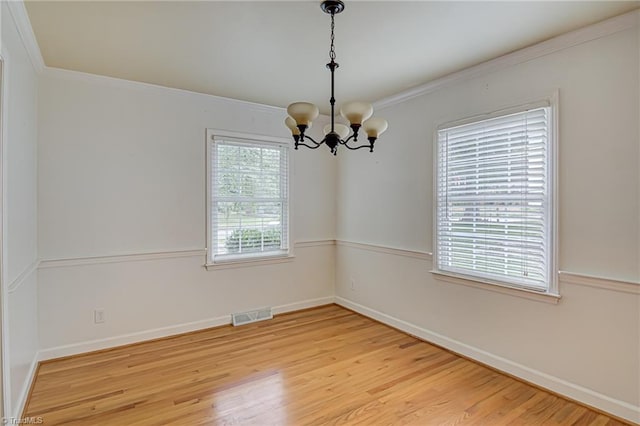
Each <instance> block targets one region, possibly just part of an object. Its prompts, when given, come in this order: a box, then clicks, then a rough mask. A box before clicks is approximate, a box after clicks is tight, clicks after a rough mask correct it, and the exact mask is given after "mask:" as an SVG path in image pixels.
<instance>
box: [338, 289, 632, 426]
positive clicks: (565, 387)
mask: <svg viewBox="0 0 640 426" xmlns="http://www.w3.org/2000/svg"><path fill="white" fill-rule="evenodd" d="M335 303H336V304H337V305H340V306H342V307H345V308H347V309H350V310H352V311H355V312H358V313H359V314H362V315H364V316H366V317H369V318H372V319H374V320H376V321H379V322H381V323H383V324H386V325H389V326H391V327H393V328H396V329H398V330H401V331H403V332H405V333H409V334H411V335H414V336H416V337H418V338H420V339H423V340H425V341H427V342H431V343H434V344H436V345H438V346H441V347H443V348H445V349H448V350H450V351H452V352H455V353H457V354H460V355H462V356H464V357H468V358H470V359H473V360H475V361H478V362H480V363H482V364H486V365H487V366H489V367H492V368H495V369H496V370H499V371H502V372H504V373H506V374H509V375H512V376H515V377H517V378H519V379H522V380H524V381H526V382H529V383H531V384H533V385H535V386H538V387H541V388H544V389H548V390H549V391H551V392H553V393H557V394H559V395H562V396H565V397H567V398H569V399H572V400H574V401H577V402H579V403H581V404H584V405H587V406H590V407H594V408H595V409H597V410H601V411H603V412H605V413H609V414H611V415H613V416H615V417H619V418H621V419H624V420H626V421H630V422H634V423H639V424H640V406H634V405H632V404H629V403H627V402H624V401H620V400H618V399H615V398H612V397H609V396H607V395H603V394H601V393H599V392H596V391H593V390H591V389H587V388H585V387H582V386H580V385H576V384H575V383H571V382H568V381H566V380H563V379H560V378H558V377H555V376H551V375H549V374H546V373H543V372H541V371H538V370H534V369H532V368H529V367H526V366H524V365H521V364H518V363H515V362H513V361H511V360H508V359H506V358H502V357H500V356H497V355H494V354H492V353H489V352H486V351H483V350H481V349H478V348H476V347H473V346H470V345H467V344H465V343H462V342H459V341H457V340H454V339H451V338H449V337H446V336H443V335H441V334H438V333H435V332H433V331H430V330H427V329H424V328H422V327H419V326H416V325H414V324H411V323H409V322H406V321H403V320H401V319H398V318H395V317H393V316H391V315H387V314H385V313H382V312H380V311H377V310H375V309H371V308H369V307H366V306H364V305H361V304H359V303H356V302H353V301H351V300H348V299H345V298H343V297H339V296H336V297H335Z"/></svg>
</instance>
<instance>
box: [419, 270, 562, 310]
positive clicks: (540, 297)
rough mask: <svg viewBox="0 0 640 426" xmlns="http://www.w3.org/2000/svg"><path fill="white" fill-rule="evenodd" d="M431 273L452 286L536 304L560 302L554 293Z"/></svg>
mask: <svg viewBox="0 0 640 426" xmlns="http://www.w3.org/2000/svg"><path fill="white" fill-rule="evenodd" d="M431 273H432V274H433V275H434V278H435V279H436V280H438V281H445V282H448V283H453V284H461V285H466V286H468V287H475V288H481V289H484V290H489V291H493V292H496V293H501V294H507V295H510V296H517V297H522V298H525V299H531V300H536V301H538V302H545V303H550V304H554V305H555V304H557V303H558V302H559V301H560V298H561V296H560V295H559V294H556V293H549V292H541V291H535V290H529V289H526V288H518V287H510V286H507V285H503V284H499V283H494V282H490V281H483V280H482V279H480V278H478V279H473V278H469V277H462V276H458V275H454V274H449V273H446V272H442V271H431Z"/></svg>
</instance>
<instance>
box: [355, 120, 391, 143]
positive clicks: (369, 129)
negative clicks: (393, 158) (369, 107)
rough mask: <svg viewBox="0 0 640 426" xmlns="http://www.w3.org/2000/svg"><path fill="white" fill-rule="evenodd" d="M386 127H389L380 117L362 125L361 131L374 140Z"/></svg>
mask: <svg viewBox="0 0 640 426" xmlns="http://www.w3.org/2000/svg"><path fill="white" fill-rule="evenodd" d="M387 127H389V123H387V120H385V119H384V118H380V117H374V118H370V119H368V120H367V121H365V122H364V123H363V124H362V129H363V130H364V131H365V133H366V134H367V136H368V137H370V138H376V139H377V138H378V137H380V135H381V134H383V133H384V132H385V131H386V130H387Z"/></svg>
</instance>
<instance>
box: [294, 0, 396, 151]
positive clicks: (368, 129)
mask: <svg viewBox="0 0 640 426" xmlns="http://www.w3.org/2000/svg"><path fill="white" fill-rule="evenodd" d="M320 7H321V8H322V10H323V11H324V12H325V13H327V14H329V15H331V47H330V49H329V59H330V62H329V63H328V64H327V68H329V70H330V71H331V99H329V103H330V104H331V124H327V125H326V126H325V127H324V129H323V130H324V134H325V136H324V139H322V140H321V141H320V142H316V141H315V140H314V139H313V138H311V137H310V136H307V135H305V131H307V130H308V129H309V128H311V123H312V122H313V120H315V119H316V118H317V117H318V114H319V111H318V107H317V106H315V105H314V104H312V103H310V102H295V103H292V104H291V105H289V106H288V107H287V113H289V117H287V118H286V119H285V121H284V123H285V124H286V126H287V127H288V128H289V129H290V130H291V134H292V135H293V140H294V141H295V148H296V149H298V146H299V145H302V146H306V147H307V148H311V149H316V148H318V147H319V146H320V145H322V144H326V145H327V146H328V147H329V149H330V150H331V153H332V154H333V155H336V154H337V153H338V146H340V145H344V146H345V148H348V149H351V150H356V149H360V148H369V152H373V144H374V143H375V141H376V140H377V139H378V137H379V136H380V135H381V134H382V133H384V131H385V130H387V127H388V123H387V120H385V119H382V118H371V115H372V114H373V107H372V106H371V104H369V103H367V102H348V103H346V104H344V105H343V106H342V108H340V115H342V117H344V118H345V119H346V120H347V121H348V122H349V127H351V131H350V130H349V127H347V126H345V125H344V124H340V123H336V122H335V111H334V109H335V103H336V99H335V97H334V74H335V71H336V68H338V63H337V62H336V61H335V59H336V51H335V47H334V44H333V40H334V35H333V30H334V28H335V21H334V19H335V15H337V14H338V13H340V12H342V11H343V10H344V3H343V2H342V1H341V0H324V1H323V2H322V3H321V4H320ZM360 128H362V130H364V132H365V133H366V134H367V139H368V141H369V143H368V144H364V145H360V146H349V142H351V141H352V140H353V142H357V141H358V131H359V130H360ZM349 133H351V135H349ZM306 141H309V142H310V143H311V144H312V145H308V144H307V143H305V142H306Z"/></svg>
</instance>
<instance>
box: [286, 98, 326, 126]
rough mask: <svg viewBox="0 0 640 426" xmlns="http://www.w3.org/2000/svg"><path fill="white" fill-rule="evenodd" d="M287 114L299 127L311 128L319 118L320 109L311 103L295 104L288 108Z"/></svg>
mask: <svg viewBox="0 0 640 426" xmlns="http://www.w3.org/2000/svg"><path fill="white" fill-rule="evenodd" d="M287 113H288V114H289V115H290V116H291V118H293V119H294V120H295V121H296V123H297V125H299V126H300V125H303V126H310V125H311V122H312V121H313V120H315V119H316V118H318V115H319V114H320V111H319V110H318V107H317V106H315V105H314V104H312V103H310V102H294V103H292V104H291V105H289V106H288V107H287Z"/></svg>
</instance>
